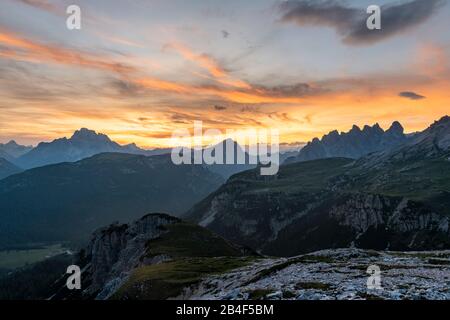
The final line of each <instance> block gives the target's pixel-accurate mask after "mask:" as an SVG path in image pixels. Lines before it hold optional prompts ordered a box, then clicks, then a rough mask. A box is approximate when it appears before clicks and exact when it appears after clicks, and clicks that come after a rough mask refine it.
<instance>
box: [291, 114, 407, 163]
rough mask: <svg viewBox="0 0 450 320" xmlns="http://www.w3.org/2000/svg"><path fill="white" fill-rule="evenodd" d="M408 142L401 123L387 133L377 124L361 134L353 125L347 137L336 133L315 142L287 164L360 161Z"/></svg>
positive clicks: (310, 143) (361, 131)
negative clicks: (373, 153)
mask: <svg viewBox="0 0 450 320" xmlns="http://www.w3.org/2000/svg"><path fill="white" fill-rule="evenodd" d="M407 139H408V138H407V136H406V135H405V134H404V130H403V127H402V125H401V124H400V123H399V122H398V121H395V122H394V123H393V124H392V126H391V127H390V128H389V129H388V130H386V131H384V130H383V129H382V128H381V127H380V126H379V125H378V124H375V125H374V126H372V127H370V126H367V125H366V126H364V128H363V129H362V130H361V129H360V128H359V127H358V126H356V125H354V126H353V128H352V129H351V130H350V131H349V132H347V133H344V132H343V133H339V132H338V131H337V130H335V131H332V132H330V133H329V134H327V135H325V136H323V138H322V139H318V138H315V139H313V140H312V141H311V142H309V143H308V144H307V145H306V146H305V147H304V148H303V149H301V150H300V152H299V153H298V155H297V156H295V157H291V158H289V159H287V160H286V163H293V162H299V161H309V160H316V159H325V158H334V157H342V158H351V159H358V158H360V157H362V156H365V155H367V154H369V153H372V152H377V151H382V150H389V149H392V148H393V147H396V146H398V145H400V144H402V143H405V142H406V140H407Z"/></svg>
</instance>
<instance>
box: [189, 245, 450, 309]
mask: <svg viewBox="0 0 450 320" xmlns="http://www.w3.org/2000/svg"><path fill="white" fill-rule="evenodd" d="M371 265H377V266H378V267H379V268H380V270H381V286H382V289H381V290H373V289H372V290H369V289H367V280H368V277H369V276H370V275H369V274H368V273H367V268H368V267H369V266H371ZM183 298H188V299H205V300H208V299H221V300H234V299H238V300H241V299H243V300H246V299H269V300H270V299H274V300H277V299H293V300H318V299H331V300H335V299H337V300H349V299H389V300H390V299H393V300H401V299H428V300H447V299H450V251H432V252H381V251H371V250H360V249H337V250H324V251H319V252H316V253H313V254H307V255H303V256H299V257H295V258H290V259H262V260H259V261H257V262H255V263H254V264H252V265H250V266H247V267H244V268H241V269H237V270H234V271H233V272H230V273H226V274H222V275H217V276H212V277H208V278H206V279H204V280H203V281H202V282H201V284H200V285H199V286H197V287H195V288H191V289H190V290H187V291H186V293H185V295H184V296H183Z"/></svg>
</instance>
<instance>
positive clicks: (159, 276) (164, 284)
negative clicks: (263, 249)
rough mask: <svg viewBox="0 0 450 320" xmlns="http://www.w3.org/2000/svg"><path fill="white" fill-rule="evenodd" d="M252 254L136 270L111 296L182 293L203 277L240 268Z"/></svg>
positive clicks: (158, 297)
mask: <svg viewBox="0 0 450 320" xmlns="http://www.w3.org/2000/svg"><path fill="white" fill-rule="evenodd" d="M254 260H255V257H215V258H184V259H179V260H175V261H172V262H166V263H162V264H156V265H150V266H145V267H141V268H138V269H136V270H135V271H134V272H133V274H132V275H131V277H130V278H129V280H128V281H127V283H125V284H124V285H123V286H122V287H121V288H120V289H119V290H118V291H117V292H116V294H115V295H114V296H113V297H112V299H139V300H163V299H168V298H174V297H177V296H179V295H180V294H182V292H183V289H184V288H186V287H188V286H190V285H194V284H196V283H198V282H199V281H200V280H201V279H202V278H203V277H205V276H207V275H211V274H220V273H224V272H226V271H230V270H233V269H236V268H239V267H243V266H245V265H247V264H248V263H251V262H252V261H254Z"/></svg>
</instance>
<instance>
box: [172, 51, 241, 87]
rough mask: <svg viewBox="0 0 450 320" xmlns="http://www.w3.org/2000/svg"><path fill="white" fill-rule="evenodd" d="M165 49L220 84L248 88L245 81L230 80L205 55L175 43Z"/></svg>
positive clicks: (216, 64) (221, 69) (223, 71)
mask: <svg viewBox="0 0 450 320" xmlns="http://www.w3.org/2000/svg"><path fill="white" fill-rule="evenodd" d="M166 47H168V48H172V49H174V50H176V51H177V52H178V53H179V54H181V55H182V56H183V57H184V58H185V59H186V60H189V61H192V62H195V63H196V64H197V65H199V66H200V67H202V68H204V69H206V70H207V71H208V72H209V73H210V74H211V75H212V76H213V77H214V79H215V80H216V81H217V82H219V83H221V84H224V85H226V86H232V87H236V88H246V89H248V88H250V85H249V84H247V83H246V82H245V81H242V80H237V79H232V78H231V77H230V76H229V75H228V73H227V72H226V71H225V70H224V69H223V68H222V67H221V66H220V65H219V64H218V63H217V61H215V60H214V59H213V58H211V57H210V56H208V55H206V54H196V53H194V52H193V51H192V50H191V49H189V48H188V47H186V46H184V45H183V44H180V43H177V42H174V43H171V44H168V45H167V46H166Z"/></svg>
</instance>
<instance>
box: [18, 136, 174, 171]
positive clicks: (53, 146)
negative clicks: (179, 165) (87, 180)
mask: <svg viewBox="0 0 450 320" xmlns="http://www.w3.org/2000/svg"><path fill="white" fill-rule="evenodd" d="M105 152H116V153H130V154H141V155H158V154H164V153H168V152H169V151H168V150H162V149H161V150H143V149H140V148H139V147H137V146H136V145H135V144H129V145H120V144H118V143H117V142H114V141H112V140H111V139H109V138H108V136H106V135H104V134H101V133H96V132H95V131H92V130H88V129H85V128H83V129H80V130H78V131H76V132H75V133H74V134H73V135H72V137H71V138H69V139H67V138H61V139H56V140H54V141H52V142H41V143H40V144H39V145H38V146H37V147H36V148H34V149H33V150H31V151H30V152H28V153H26V154H24V155H23V156H21V157H20V158H18V159H17V163H18V164H19V165H20V166H21V167H22V168H35V167H41V166H45V165H49V164H56V163H61V162H75V161H78V160H81V159H85V158H88V157H91V156H93V155H96V154H100V153H105Z"/></svg>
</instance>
